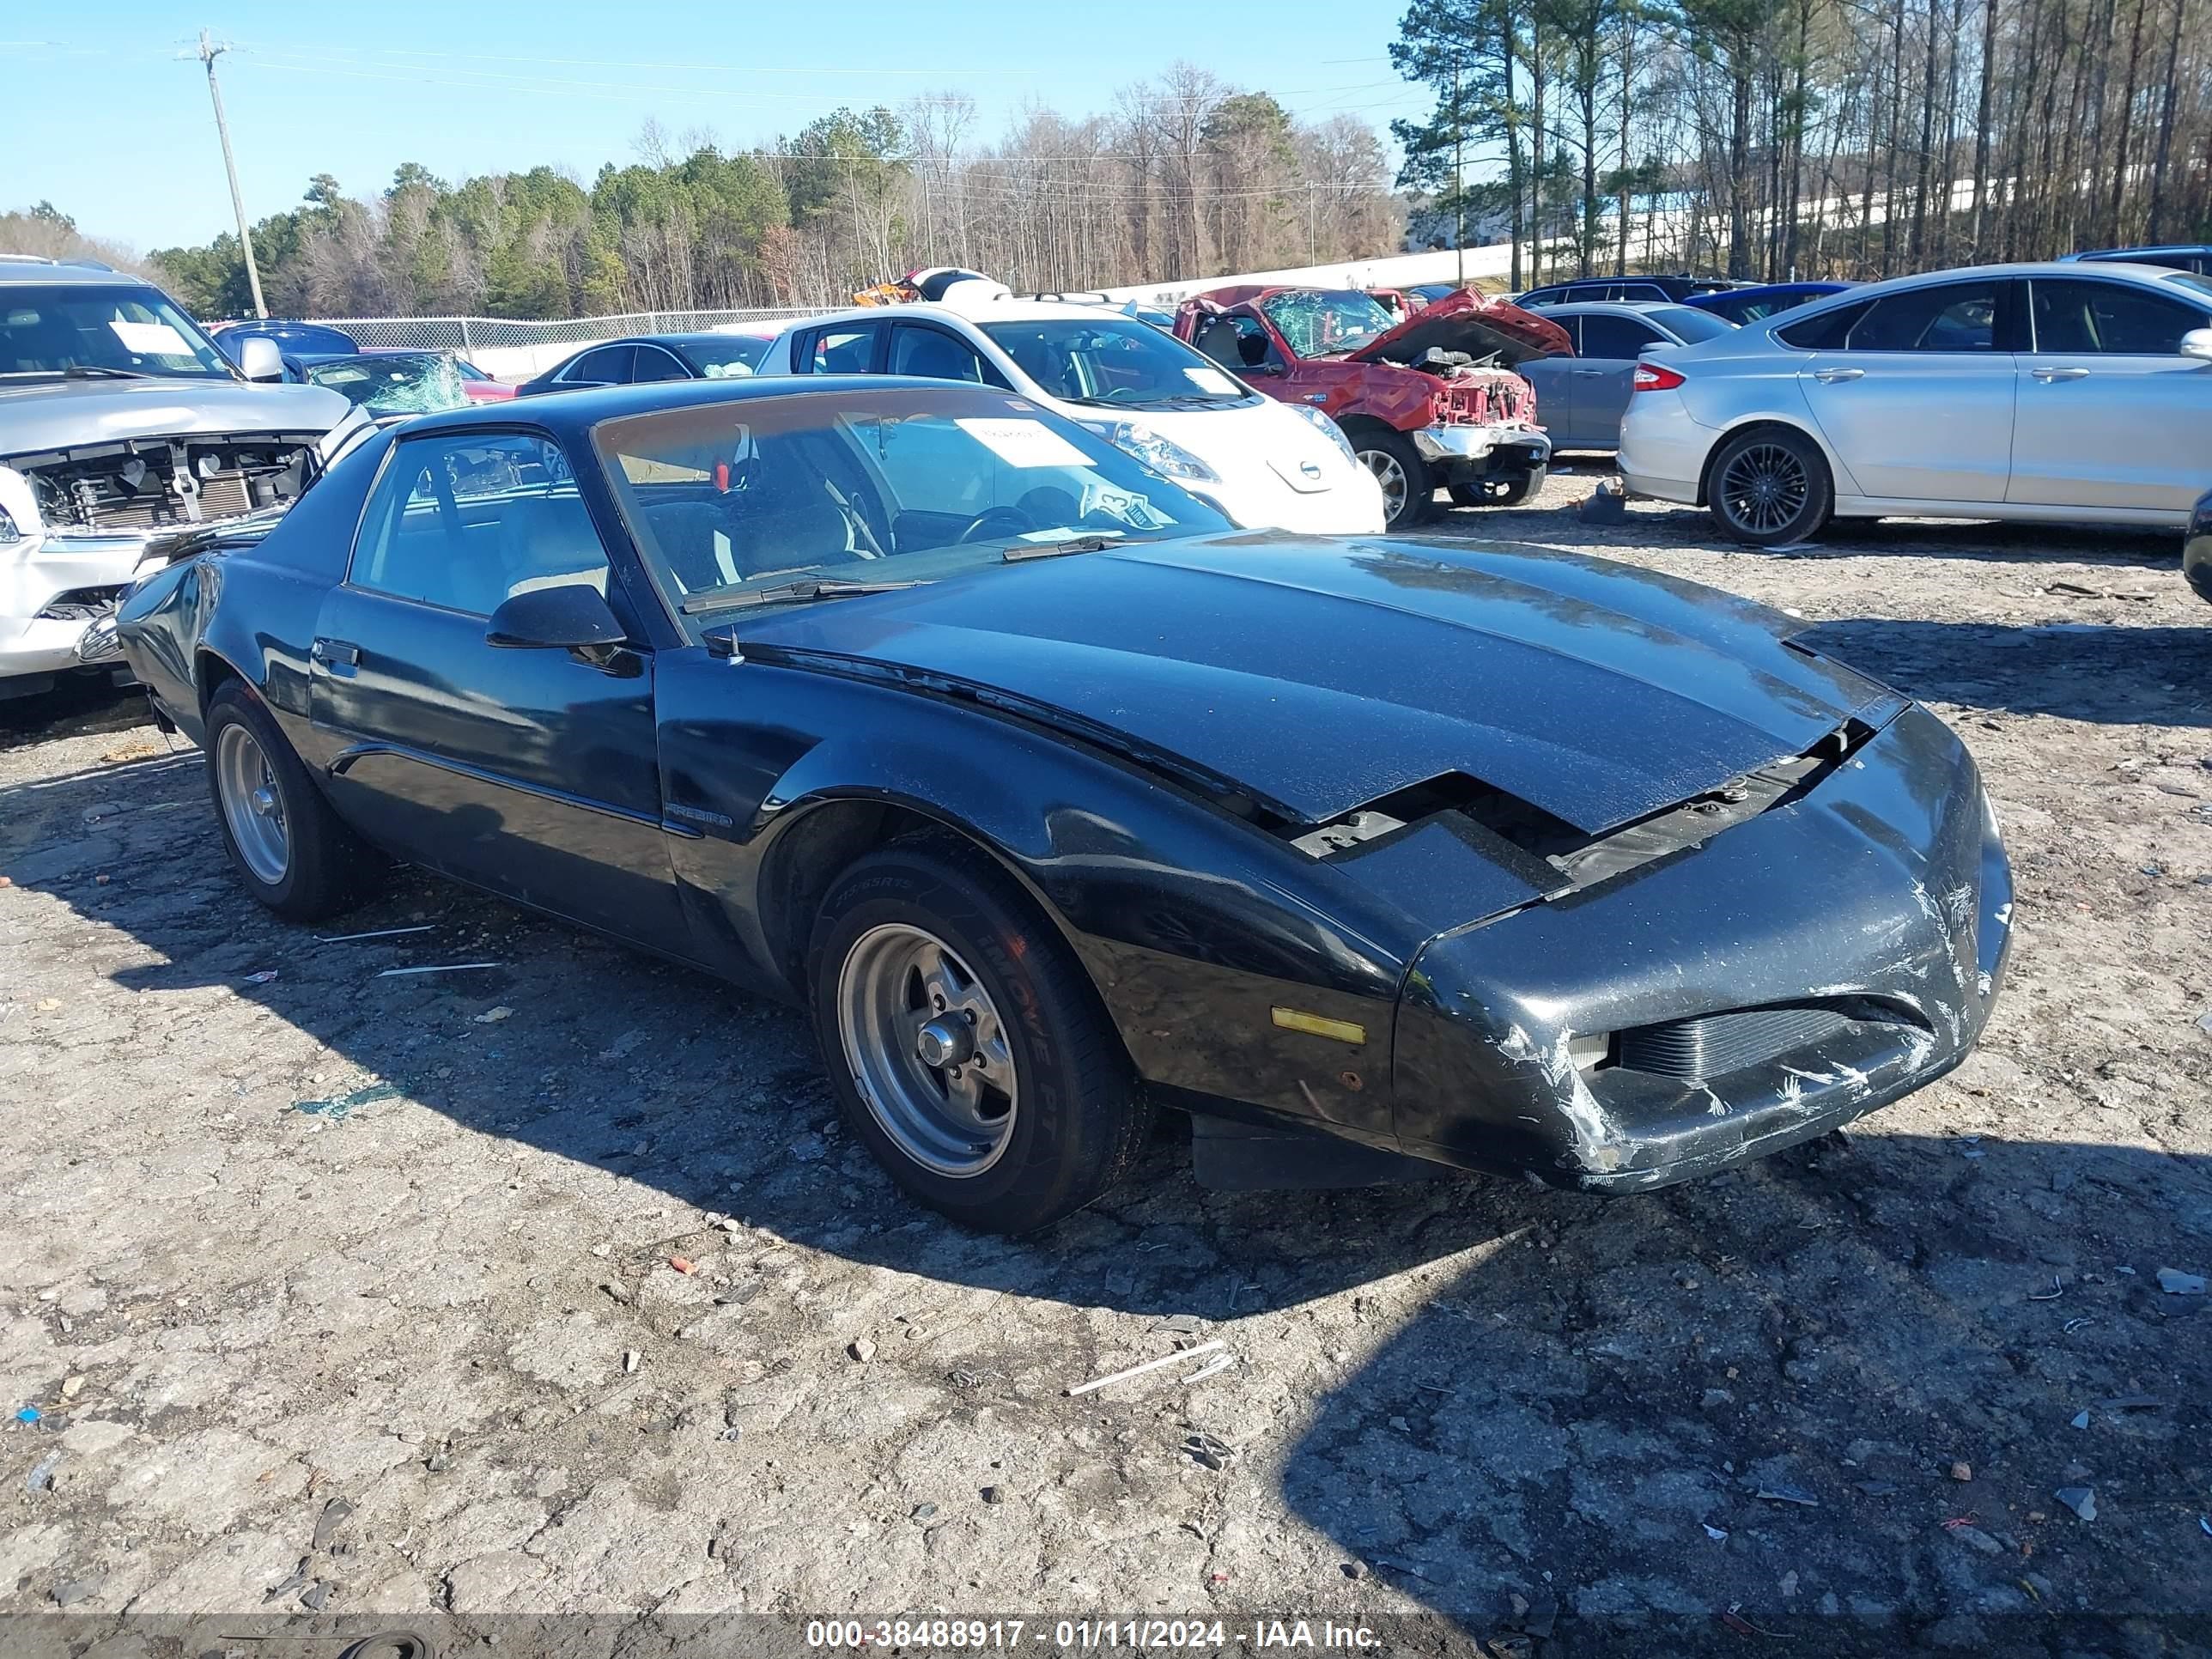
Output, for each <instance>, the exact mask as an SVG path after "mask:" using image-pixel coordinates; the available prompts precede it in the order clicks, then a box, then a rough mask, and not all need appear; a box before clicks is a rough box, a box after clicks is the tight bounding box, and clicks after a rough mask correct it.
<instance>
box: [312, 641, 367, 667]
mask: <svg viewBox="0 0 2212 1659" xmlns="http://www.w3.org/2000/svg"><path fill="white" fill-rule="evenodd" d="M307 654H308V655H310V656H312V657H313V659H315V660H316V661H317V662H320V663H329V664H331V665H333V666H337V667H343V668H354V667H358V666H359V665H360V663H361V647H359V646H357V645H355V644H353V643H351V642H350V641H346V640H326V639H318V640H316V641H315V642H314V644H313V646H311V647H309V648H308V653H307Z"/></svg>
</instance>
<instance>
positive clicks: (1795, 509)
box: [1717, 444, 1813, 535]
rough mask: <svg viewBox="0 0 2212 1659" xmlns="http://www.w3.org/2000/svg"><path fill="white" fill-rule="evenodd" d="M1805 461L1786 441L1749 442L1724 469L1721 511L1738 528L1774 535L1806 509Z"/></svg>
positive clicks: (1808, 483) (1808, 491)
mask: <svg viewBox="0 0 2212 1659" xmlns="http://www.w3.org/2000/svg"><path fill="white" fill-rule="evenodd" d="M1812 490H1813V484H1812V480H1811V479H1810V478H1808V477H1806V474H1805V463H1804V462H1803V461H1802V460H1801V459H1798V457H1797V455H1796V452H1794V451H1793V450H1791V449H1790V448H1789V447H1787V446H1786V445H1783V444H1747V445H1746V446H1745V447H1743V448H1742V449H1741V450H1739V451H1737V452H1736V453H1735V454H1734V455H1733V456H1731V457H1729V464H1728V465H1726V466H1725V467H1723V469H1722V470H1721V483H1720V489H1719V490H1718V492H1717V494H1718V496H1719V500H1720V506H1721V510H1722V511H1723V513H1727V514H1728V516H1729V520H1730V521H1731V522H1733V523H1734V524H1735V525H1736V526H1738V527H1739V528H1741V529H1743V530H1747V531H1752V532H1756V533H1757V534H1759V535H1771V534H1772V533H1773V532H1775V531H1778V530H1779V529H1781V528H1782V527H1783V526H1784V525H1787V524H1789V523H1790V521H1791V520H1794V519H1795V518H1796V516H1797V515H1798V514H1799V513H1802V512H1803V511H1804V510H1805V502H1806V500H1807V498H1808V496H1810V495H1811V494H1812Z"/></svg>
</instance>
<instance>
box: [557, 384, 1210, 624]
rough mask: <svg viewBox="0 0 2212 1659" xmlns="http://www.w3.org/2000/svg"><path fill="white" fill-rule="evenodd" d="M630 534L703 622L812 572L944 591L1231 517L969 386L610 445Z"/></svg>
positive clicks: (679, 419) (1059, 425) (720, 418)
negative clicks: (1019, 566) (1038, 560)
mask: <svg viewBox="0 0 2212 1659" xmlns="http://www.w3.org/2000/svg"><path fill="white" fill-rule="evenodd" d="M592 445H593V447H595V448H596V449H597V450H598V452H599V459H600V462H601V464H602V465H604V466H605V469H606V476H607V483H608V485H609V487H610V488H611V489H612V491H613V493H614V496H615V499H616V501H617V503H618V505H619V506H620V507H621V510H622V515H623V522H624V523H625V524H626V525H627V526H629V533H630V538H631V539H632V540H633V541H635V543H636V544H637V545H638V548H639V549H640V550H641V552H642V553H643V555H644V557H645V562H646V565H647V568H648V569H649V570H650V571H651V572H652V573H653V580H654V581H655V583H656V584H657V585H658V586H659V587H660V589H661V591H662V593H663V595H664V597H665V598H666V599H667V600H668V601H669V603H670V605H671V608H672V609H674V610H676V611H678V613H679V614H680V615H681V616H682V617H683V618H684V623H685V624H686V626H687V627H690V628H691V629H693V630H694V631H695V632H696V629H697V628H698V627H699V626H700V625H701V624H700V623H698V622H697V621H696V618H698V617H702V615H705V614H707V613H709V612H712V611H714V610H715V609H717V608H718V606H719V605H720V604H723V603H735V604H742V603H744V599H743V597H742V596H743V595H744V592H745V591H746V590H747V589H749V588H755V587H767V586H780V585H782V584H787V583H789V582H791V581H792V580H793V578H796V577H804V576H812V575H817V574H818V575H823V576H825V577H829V578H835V579H836V580H863V581H871V582H873V581H887V582H907V581H931V580H936V579H937V578H939V577H940V576H947V575H952V574H957V573H958V572H960V571H963V570H969V569H975V568H981V567H984V566H987V565H996V564H999V563H1000V562H1002V561H1003V560H1004V559H1005V557H1006V555H1007V554H1008V552H1009V551H1010V550H1013V551H1018V550H1030V551H1041V550H1050V549H1052V548H1053V546H1054V544H1058V543H1066V542H1070V541H1075V540H1079V539H1080V540H1082V541H1084V542H1085V543H1087V544H1112V543H1114V542H1119V541H1130V542H1137V541H1158V540H1159V539H1161V538H1164V537H1170V536H1185V535H1192V534H1196V533H1200V532H1212V531H1218V530H1225V529H1227V528H1229V527H1230V526H1229V520H1226V519H1225V518H1224V517H1223V516H1222V515H1221V514H1220V513H1218V512H1216V511H1215V510H1214V509H1213V508H1212V507H1208V506H1206V504H1205V503H1204V502H1203V501H1199V500H1197V499H1196V498H1195V497H1194V496H1191V495H1186V494H1184V493H1183V492H1182V490H1181V489H1177V488H1176V486H1175V485H1173V484H1171V483H1169V482H1168V481H1167V480H1166V479H1164V478H1163V477H1159V476H1158V475H1157V474H1155V473H1152V472H1150V471H1146V469H1145V468H1144V467H1143V466H1141V465H1139V464H1138V463H1137V462H1136V461H1134V460H1133V459H1130V458H1129V457H1128V456H1127V455H1126V454H1124V453H1122V452H1121V450H1119V449H1116V448H1115V447H1114V446H1112V445H1111V444H1109V443H1107V442H1106V441H1104V440H1103V439H1101V438H1096V437H1093V436H1092V435H1091V434H1090V433H1088V432H1085V430H1084V429H1083V428H1081V427H1079V426H1077V425H1076V424H1074V423H1073V422H1071V421H1067V420H1064V419H1062V418H1061V417H1060V416H1056V415H1053V414H1049V413H1048V412H1047V411H1045V410H1042V409H1040V408H1039V407H1038V406H1037V405H1036V404H1034V403H1032V402H1030V401H1029V400H1028V399H1026V398H1014V397H1009V396H1006V395H1005V394H1003V393H999V392H989V391H985V390H980V389H977V390H969V389H965V388H953V387H949V386H948V387H942V388H940V387H929V388H926V389H925V388H908V387H886V388H884V390H882V391H880V392H873V391H870V392H853V391H848V390H843V389H840V390H838V391H836V392H795V393H792V394H789V395H786V396H780V397H774V398H731V399H728V400H726V401H724V402H719V403H710V404H692V405H690V406H688V407H685V408H681V409H669V410H658V411H656V412H654V413H653V414H650V415H633V416H625V417H623V418H621V419H618V420H611V421H605V422H601V423H600V424H599V426H598V427H597V428H594V429H593V431H592Z"/></svg>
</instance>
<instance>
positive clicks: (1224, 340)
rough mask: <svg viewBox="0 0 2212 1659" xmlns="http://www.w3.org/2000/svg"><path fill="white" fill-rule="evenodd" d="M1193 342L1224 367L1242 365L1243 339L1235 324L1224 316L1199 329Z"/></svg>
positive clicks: (1201, 351)
mask: <svg viewBox="0 0 2212 1659" xmlns="http://www.w3.org/2000/svg"><path fill="white" fill-rule="evenodd" d="M1194 343H1195V344H1196V345H1197V347H1198V349H1199V350H1200V353H1202V354H1203V355H1204V356H1208V357H1211V358H1212V359H1213V361H1214V362H1217V363H1219V364H1220V365H1221V366H1222V368H1243V367H1244V357H1243V340H1242V339H1241V337H1239V336H1238V334H1237V325H1236V324H1234V323H1232V322H1231V321H1230V320H1229V319H1227V318H1226V317H1216V318H1215V319H1213V320H1212V322H1210V323H1208V324H1207V325H1206V326H1205V327H1204V328H1201V329H1200V330H1199V331H1198V338H1197V340H1196V341H1195V342H1194Z"/></svg>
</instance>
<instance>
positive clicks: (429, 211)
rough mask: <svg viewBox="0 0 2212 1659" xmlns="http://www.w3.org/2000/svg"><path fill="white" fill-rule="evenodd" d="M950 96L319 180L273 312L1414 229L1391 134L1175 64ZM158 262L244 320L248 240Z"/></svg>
mask: <svg viewBox="0 0 2212 1659" xmlns="http://www.w3.org/2000/svg"><path fill="white" fill-rule="evenodd" d="M978 126H979V122H978V117H977V113H976V110H975V105H974V102H973V101H972V100H970V99H969V98H967V97H966V96H964V95H963V94H957V93H945V94H934V95H932V96H927V97H924V98H921V99H917V100H914V101H913V102H911V103H909V104H908V105H906V106H903V107H902V108H899V109H896V110H892V109H888V108H872V109H866V110H861V111H853V110H848V109H841V110H838V111H836V112H834V113H832V114H829V115H827V116H824V117H823V118H821V119H819V120H817V121H815V122H813V123H812V124H811V125H808V126H807V127H806V128H805V129H804V130H803V131H800V132H799V133H797V134H796V135H793V136H792V137H787V138H783V139H779V140H778V141H777V142H775V143H773V144H769V145H764V146H762V147H760V148H757V149H740V150H730V151H726V150H724V149H722V148H721V147H720V146H719V145H718V144H717V143H715V141H714V138H713V137H712V135H710V134H708V133H705V132H699V131H694V132H690V133H687V134H685V135H684V136H683V137H681V138H678V137H673V136H671V134H669V133H668V132H666V131H665V130H663V129H662V128H661V127H660V126H659V125H658V124H657V123H654V122H648V123H647V124H646V126H645V128H644V129H643V131H641V134H640V135H639V137H638V140H637V143H636V145H635V149H636V155H635V160H634V161H632V162H631V163H630V164H629V165H628V166H622V167H617V166H615V165H613V164H611V163H610V164H609V165H607V166H605V167H602V168H601V169H600V172H599V176H598V177H597V178H596V179H593V180H592V182H591V183H590V184H589V185H585V184H583V183H581V182H580V181H579V180H577V179H574V178H573V177H570V176H568V174H567V173H563V172H562V170H560V169H557V168H555V167H535V168H532V169H531V170H530V171H529V172H526V173H501V174H493V175H488V176H484V177H478V178H471V179H465V180H463V181H461V182H459V183H457V184H455V183H448V182H447V181H446V180H444V179H440V178H438V177H436V176H435V175H434V174H433V173H431V172H430V171H429V170H428V168H427V167H422V166H421V165H420V164H417V163H412V162H410V163H409V164H407V165H405V166H403V167H400V168H399V169H398V172H397V173H396V174H395V175H394V177H393V178H392V182H391V184H390V185H389V186H388V187H386V189H384V190H383V191H380V192H377V193H374V194H371V195H364V196H356V195H349V194H348V193H347V192H346V191H344V190H343V188H342V186H341V185H340V184H339V182H338V181H337V179H333V178H331V177H330V176H329V175H328V174H319V175H318V176H316V177H315V178H314V179H312V180H311V181H310V182H309V184H308V186H307V192H306V195H305V197H304V198H303V199H302V201H301V204H300V205H299V206H297V207H295V208H293V209H290V210H288V211H285V212H283V213H278V214H274V215H271V216H269V217H267V218H265V219H264V220H262V221H261V222H259V223H258V224H257V225H255V226H254V227H253V231H252V237H253V250H254V254H255V258H256V261H257V263H258V266H259V269H260V275H261V283H262V288H263V291H264V295H265V297H266V300H267V302H268V305H269V307H270V312H271V313H272V314H277V315H289V316H310V317H312V316H325V317H348V316H368V315H406V314H416V315H422V314H441V313H444V314H453V313H461V314H489V315H495V316H506V317H520V318H543V317H566V316H590V315H599V314H607V313H628V312H655V311H684V310H694V309H716V308H723V307H766V306H801V305H822V304H834V303H837V302H839V301H843V300H845V299H847V298H848V296H849V295H851V294H852V293H853V292H854V290H855V289H859V288H861V287H865V286H867V285H870V284H872V283H877V282H880V281H882V280H883V279H884V278H885V277H887V276H896V275H899V274H900V273H902V272H903V271H905V270H909V269H912V268H914V267H916V266H920V265H929V264H957V265H966V266H969V267H972V268H974V269H976V270H983V271H987V272H989V273H990V274H991V275H993V276H996V277H998V278H999V279H1000V280H1001V281H1004V282H1006V283H1008V284H1009V285H1010V286H1012V287H1013V288H1014V289H1017V290H1020V291H1033V290H1055V291H1066V290H1071V289H1094V288H1098V287H1103V286H1109V285H1114V284H1118V283H1134V282H1141V281H1147V280H1154V279H1167V278H1172V277H1176V276H1201V275H1206V274H1208V273H1210V272H1212V271H1217V270H1250V269H1254V268H1255V267H1259V268H1264V267H1269V266H1277V265H1303V264H1308V263H1310V262H1312V261H1314V260H1334V259H1344V258H1362V257H1372V256H1373V255H1374V254H1376V253H1377V252H1387V251H1389V249H1391V248H1392V247H1394V246H1395V245H1396V244H1397V242H1398V240H1400V237H1401V234H1402V229H1403V222H1404V215H1403V210H1402V208H1401V205H1400V204H1399V202H1398V201H1397V199H1396V197H1395V195H1394V192H1393V184H1392V178H1391V167H1390V164H1389V159H1388V157H1387V155H1386V153H1385V149H1384V146H1383V140H1382V137H1381V136H1380V135H1379V134H1378V133H1377V132H1376V130H1375V129H1374V128H1373V127H1372V126H1371V125H1368V124H1367V123H1365V122H1363V121H1361V120H1359V119H1358V118H1354V117H1351V116H1344V115H1339V116H1336V117H1334V118H1330V119H1327V120H1323V121H1321V122H1318V123H1307V122H1302V121H1300V120H1298V119H1297V118H1294V117H1293V116H1292V115H1291V113H1290V112H1288V111H1287V110H1285V108H1284V107H1283V106H1282V105H1281V104H1280V103H1279V102H1278V101H1277V100H1275V99H1274V98H1273V97H1271V96H1270V95H1269V94H1267V93H1264V92H1251V91H1242V90H1239V89H1237V88H1232V87H1230V86H1228V85H1226V84H1225V83H1224V82H1220V81H1218V80H1217V79H1216V78H1215V77H1214V76H1212V75H1210V74H1208V73H1207V72H1206V71H1205V70H1200V69H1197V68H1194V67H1193V66H1191V65H1188V64H1176V66H1174V67H1173V68H1172V69H1170V70H1168V71H1167V72H1166V73H1165V74H1164V75H1163V76H1160V77H1158V79H1156V80H1154V81H1151V82H1144V83H1141V84H1139V85H1136V86H1132V87H1129V88H1124V89H1123V90H1122V91H1121V93H1120V94H1118V95H1117V97H1116V99H1115V103H1114V106H1113V108H1112V109H1111V111H1110V112H1107V113H1104V114H1100V115H1095V116H1091V117H1086V118H1080V119H1075V118H1068V117H1065V116H1062V115H1060V114H1057V113H1055V112H1053V111H1051V110H1048V109H1034V110H1030V111H1029V112H1025V113H1024V114H1023V115H1022V116H1020V117H1019V118H1018V119H1017V120H1016V121H1015V122H1014V124H1013V125H1012V128H1011V130H1010V131H1007V132H1006V133H1005V134H1004V135H1003V136H1002V137H999V138H998V139H997V140H995V141H991V142H987V141H984V140H983V139H982V138H981V136H980V135H979V131H978ZM149 263H150V264H151V265H152V266H153V268H154V269H155V270H156V272H158V273H159V274H160V275H161V277H162V278H163V279H164V280H165V281H166V282H167V283H168V284H169V285H170V286H171V287H172V288H173V290H174V291H175V292H176V294H177V296H178V298H179V300H181V301H184V302H185V304H186V305H187V306H188V307H191V309H193V310H194V311H195V312H196V313H198V314H201V315H204V316H208V317H227V316H240V315H245V314H247V313H249V311H250V309H251V306H252V296H251V293H250V290H249V289H248V285H247V282H246V268H245V263H244V260H243V258H241V257H240V252H239V246H238V240H237V238H236V237H235V236H231V235H223V236H218V237H216V239H215V240H212V241H210V242H209V243H207V244H205V245H204V246H197V247H173V248H161V249H158V250H156V251H155V252H153V253H152V254H151V255H149Z"/></svg>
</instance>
